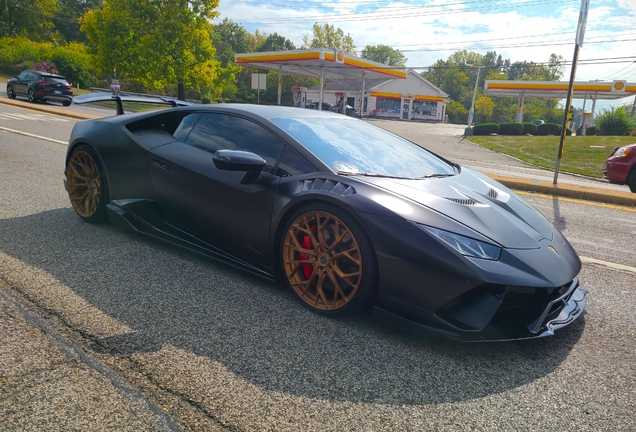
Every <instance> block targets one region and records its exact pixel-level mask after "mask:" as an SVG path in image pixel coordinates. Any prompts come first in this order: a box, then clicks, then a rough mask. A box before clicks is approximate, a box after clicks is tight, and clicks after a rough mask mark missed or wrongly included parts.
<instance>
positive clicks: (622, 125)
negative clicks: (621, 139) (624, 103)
mask: <svg viewBox="0 0 636 432" xmlns="http://www.w3.org/2000/svg"><path fill="white" fill-rule="evenodd" d="M594 122H595V123H596V127H597V128H598V129H599V135H615V136H623V135H629V134H630V132H631V131H632V130H634V128H636V121H635V120H634V119H633V118H630V117H628V116H627V110H626V109H625V107H618V108H614V107H609V109H604V110H603V111H601V113H600V114H598V115H596V117H595V119H594Z"/></svg>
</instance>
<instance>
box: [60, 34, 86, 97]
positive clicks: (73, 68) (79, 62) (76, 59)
mask: <svg viewBox="0 0 636 432" xmlns="http://www.w3.org/2000/svg"><path fill="white" fill-rule="evenodd" d="M51 60H52V61H53V63H55V66H56V67H57V71H58V73H60V74H62V75H64V77H66V80H67V81H68V82H70V83H73V84H75V83H79V84H80V86H82V87H84V88H86V87H90V86H91V85H93V68H92V59H91V56H90V53H89V51H88V48H87V47H86V46H85V45H83V44H80V43H77V42H73V43H70V44H68V45H66V46H63V47H55V48H53V50H52V52H51Z"/></svg>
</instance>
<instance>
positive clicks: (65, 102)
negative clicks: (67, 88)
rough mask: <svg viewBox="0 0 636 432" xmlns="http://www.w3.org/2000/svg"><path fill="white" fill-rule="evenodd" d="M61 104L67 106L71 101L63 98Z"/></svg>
mask: <svg viewBox="0 0 636 432" xmlns="http://www.w3.org/2000/svg"><path fill="white" fill-rule="evenodd" d="M62 105H64V106H69V105H71V101H70V100H65V101H64V102H62Z"/></svg>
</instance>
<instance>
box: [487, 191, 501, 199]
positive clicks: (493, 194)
mask: <svg viewBox="0 0 636 432" xmlns="http://www.w3.org/2000/svg"><path fill="white" fill-rule="evenodd" d="M488 196H489V197H490V198H495V199H497V197H498V196H499V192H497V191H496V190H494V189H490V192H488Z"/></svg>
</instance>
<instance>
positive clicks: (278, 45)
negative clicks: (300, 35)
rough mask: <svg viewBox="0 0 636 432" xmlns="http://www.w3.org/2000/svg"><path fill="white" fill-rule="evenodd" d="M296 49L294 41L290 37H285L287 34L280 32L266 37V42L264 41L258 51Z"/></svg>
mask: <svg viewBox="0 0 636 432" xmlns="http://www.w3.org/2000/svg"><path fill="white" fill-rule="evenodd" d="M295 49H296V47H295V46H294V43H293V42H292V41H290V40H289V39H285V36H281V35H279V34H278V33H272V34H271V35H269V36H267V38H265V42H263V43H262V44H261V45H260V46H259V47H258V48H257V49H256V51H257V52H266V51H287V50H295Z"/></svg>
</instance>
